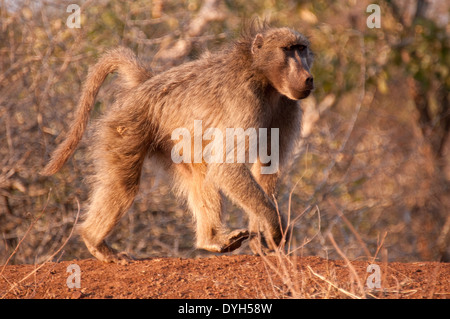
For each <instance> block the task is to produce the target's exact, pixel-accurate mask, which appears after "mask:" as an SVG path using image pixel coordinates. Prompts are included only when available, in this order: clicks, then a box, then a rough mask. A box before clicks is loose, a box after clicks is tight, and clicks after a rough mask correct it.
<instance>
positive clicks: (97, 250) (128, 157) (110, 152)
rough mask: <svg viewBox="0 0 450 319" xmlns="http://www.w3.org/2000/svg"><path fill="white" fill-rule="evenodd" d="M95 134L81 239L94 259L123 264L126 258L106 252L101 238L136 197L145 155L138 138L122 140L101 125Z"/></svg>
mask: <svg viewBox="0 0 450 319" xmlns="http://www.w3.org/2000/svg"><path fill="white" fill-rule="evenodd" d="M98 134H99V136H98V139H97V141H98V142H97V144H94V145H95V147H96V149H95V150H94V152H93V153H94V161H95V169H96V172H95V175H94V176H93V179H94V180H93V185H92V187H93V189H92V194H91V197H90V203H89V207H88V210H87V214H86V218H85V221H84V222H83V224H82V225H81V236H82V237H83V240H84V242H85V244H86V246H87V248H88V249H89V251H90V252H91V254H92V255H94V256H95V257H96V258H97V259H99V260H101V261H104V262H116V263H124V262H126V261H127V260H129V259H130V258H129V257H128V256H127V255H126V254H124V253H117V252H116V251H114V250H113V249H112V248H110V247H109V246H108V245H107V244H106V242H105V238H106V237H107V236H108V235H109V233H110V232H111V231H112V229H113V228H114V226H115V225H116V224H117V223H118V221H119V220H120V218H121V217H122V216H123V215H124V214H125V213H126V211H127V210H128V208H129V207H130V206H131V204H132V202H133V200H134V198H135V196H136V193H137V191H138V188H139V180H140V175H141V169H142V163H143V161H144V158H145V151H144V150H141V148H142V146H139V145H137V144H136V141H137V140H139V139H138V138H136V137H134V138H133V137H131V136H127V135H123V136H122V135H120V134H118V133H117V131H116V130H114V128H113V127H111V125H103V126H102V127H101V131H100V132H99V133H98ZM141 142H142V140H141ZM133 144H136V145H133Z"/></svg>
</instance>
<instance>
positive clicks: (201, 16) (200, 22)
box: [154, 0, 225, 67]
mask: <svg viewBox="0 0 450 319" xmlns="http://www.w3.org/2000/svg"><path fill="white" fill-rule="evenodd" d="M221 3H222V1H221V0H205V2H204V3H203V6H202V7H201V8H200V11H199V13H198V15H197V17H195V18H194V19H193V20H192V21H191V22H190V23H189V25H188V26H187V28H186V30H185V32H184V35H183V36H182V37H181V38H180V39H179V40H178V41H177V42H175V43H174V44H170V45H168V46H163V47H162V48H161V49H160V51H159V52H158V53H157V54H156V56H155V59H154V61H157V62H158V63H162V64H164V65H165V66H166V67H170V66H173V65H175V64H177V62H178V61H180V60H181V59H183V58H184V57H185V56H187V55H188V54H189V52H191V50H192V46H193V45H194V43H195V41H196V38H197V37H199V36H201V35H202V34H203V33H204V32H205V30H206V28H207V26H208V25H209V24H210V23H211V22H213V21H221V20H223V19H225V14H224V13H223V11H222V10H221V9H220V8H219V7H220V4H221Z"/></svg>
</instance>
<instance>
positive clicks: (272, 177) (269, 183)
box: [249, 160, 284, 254]
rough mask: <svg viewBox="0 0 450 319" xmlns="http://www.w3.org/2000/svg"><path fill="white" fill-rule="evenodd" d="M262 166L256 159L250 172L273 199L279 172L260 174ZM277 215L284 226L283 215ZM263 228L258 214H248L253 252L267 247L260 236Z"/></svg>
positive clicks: (258, 251)
mask: <svg viewBox="0 0 450 319" xmlns="http://www.w3.org/2000/svg"><path fill="white" fill-rule="evenodd" d="M266 165H267V164H266ZM263 166H264V164H262V163H261V162H260V161H259V160H258V161H257V162H256V163H255V164H253V166H252V169H251V172H252V174H253V176H254V178H255V180H256V181H257V182H258V184H259V185H260V186H261V188H262V189H263V190H264V192H265V193H266V194H267V196H268V197H269V198H270V199H272V200H275V197H276V186H277V182H278V176H279V172H278V171H277V172H276V173H273V174H262V173H261V168H262V167H263ZM278 213H279V212H278ZM279 217H280V220H281V223H282V225H283V226H284V220H283V216H282V215H281V214H279ZM263 230H264V223H262V221H261V219H260V218H258V216H255V215H253V214H250V216H249V231H250V248H251V249H252V251H253V253H255V254H257V253H260V252H261V249H262V250H265V248H266V247H267V243H266V242H265V240H264V238H263V237H261V236H260V234H261V232H263ZM261 244H262V245H261Z"/></svg>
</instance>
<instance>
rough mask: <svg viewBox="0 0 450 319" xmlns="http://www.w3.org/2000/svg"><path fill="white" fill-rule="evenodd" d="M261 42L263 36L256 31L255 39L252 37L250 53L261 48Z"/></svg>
mask: <svg viewBox="0 0 450 319" xmlns="http://www.w3.org/2000/svg"><path fill="white" fill-rule="evenodd" d="M263 44H264V38H263V36H262V34H261V33H258V34H257V35H256V36H255V39H253V43H252V54H255V53H256V52H258V50H259V49H261V48H262V46H263Z"/></svg>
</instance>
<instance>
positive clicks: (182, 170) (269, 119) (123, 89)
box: [42, 23, 314, 262]
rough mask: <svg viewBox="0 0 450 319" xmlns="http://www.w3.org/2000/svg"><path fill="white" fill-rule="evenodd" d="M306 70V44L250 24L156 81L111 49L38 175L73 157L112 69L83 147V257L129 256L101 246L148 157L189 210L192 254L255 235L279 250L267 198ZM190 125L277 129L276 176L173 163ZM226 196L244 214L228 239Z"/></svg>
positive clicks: (249, 168) (297, 117)
mask: <svg viewBox="0 0 450 319" xmlns="http://www.w3.org/2000/svg"><path fill="white" fill-rule="evenodd" d="M312 62H313V54H312V52H311V50H310V45H309V41H308V39H307V38H306V37H305V36H303V35H302V34H300V33H298V32H296V31H294V30H291V29H289V28H285V27H284V28H273V27H270V26H268V25H267V24H266V23H263V24H257V23H256V24H252V25H251V26H250V27H248V28H246V30H244V31H243V32H242V35H241V36H240V38H239V39H238V40H236V41H234V42H233V43H232V44H230V45H229V46H227V47H226V48H225V49H223V50H222V51H219V52H216V53H205V54H204V55H203V56H201V57H200V58H198V59H197V60H194V61H191V62H187V63H184V64H182V65H179V66H176V67H173V68H171V69H169V70H167V71H164V72H161V73H159V74H153V73H152V71H150V70H149V69H147V68H146V67H145V66H144V65H143V63H141V62H140V61H139V60H138V58H137V57H136V56H135V55H134V53H133V52H132V51H131V50H129V49H126V48H116V49H113V50H111V51H109V52H107V53H106V54H105V55H103V56H102V57H101V58H100V60H99V61H98V63H97V64H96V65H95V66H94V67H93V68H92V69H90V71H89V73H88V76H87V79H86V81H85V84H84V87H83V90H82V94H81V98H80V102H79V105H78V109H77V112H76V114H75V119H74V122H73V124H72V126H71V128H70V130H69V132H68V134H67V137H66V139H65V140H64V142H63V143H62V144H60V145H59V146H58V147H57V149H56V150H55V151H54V153H53V154H52V157H51V159H50V161H49V163H48V164H47V166H46V167H45V168H44V170H43V172H42V174H44V175H51V174H54V173H55V172H57V171H58V170H59V169H60V168H61V167H62V166H63V164H64V163H65V162H66V161H67V159H68V158H69V157H70V156H71V155H72V153H73V152H74V150H75V148H76V146H77V144H78V143H79V141H80V140H81V138H82V136H83V132H84V131H85V128H86V126H87V122H88V118H89V113H90V110H91V108H92V105H93V104H94V101H95V98H96V95H97V92H98V91H99V88H100V86H101V85H102V83H103V81H104V80H105V78H106V76H107V75H108V74H109V73H112V72H114V71H117V72H118V74H119V75H118V76H119V81H118V82H119V88H118V94H117V97H116V99H115V102H114V103H113V105H112V106H111V107H110V108H109V109H108V110H107V111H105V114H103V115H102V116H101V118H100V119H99V120H97V121H96V124H95V125H96V126H95V130H94V136H93V141H91V142H90V143H89V144H90V146H91V151H90V154H91V157H92V161H93V164H94V171H95V173H94V174H93V176H91V184H92V185H91V187H92V190H91V194H90V198H89V203H88V208H87V212H86V214H85V216H84V221H83V223H82V224H81V226H80V227H81V236H82V238H83V240H84V242H85V243H86V246H87V248H88V249H89V251H90V252H91V253H92V254H93V255H94V256H95V257H96V258H98V259H99V260H102V261H105V262H122V261H123V260H125V259H127V258H128V256H127V255H126V254H120V253H117V252H116V251H114V250H113V249H112V248H110V247H109V246H108V245H107V244H106V243H105V238H106V237H107V236H108V234H109V233H110V232H111V230H112V229H113V227H114V226H115V225H116V224H117V222H118V221H119V219H120V218H121V216H123V214H124V213H125V212H126V211H127V210H128V208H129V207H130V205H131V204H132V202H133V200H134V197H135V195H136V193H137V191H138V188H139V181H140V177H141V169H142V165H143V162H144V159H145V158H146V157H147V156H149V157H152V158H154V159H156V160H157V162H158V163H159V164H160V165H161V167H162V168H164V169H165V170H166V171H167V172H168V173H170V176H171V177H172V178H173V181H172V182H173V185H174V190H175V191H176V194H177V195H178V196H180V197H181V198H183V199H184V200H185V202H186V203H187V205H188V206H189V208H190V210H191V211H192V213H193V217H194V220H195V221H196V247H197V248H200V249H205V250H208V251H212V252H228V251H232V250H234V249H236V248H238V247H240V245H241V243H242V241H244V240H246V239H248V238H249V237H250V246H251V247H252V249H253V248H254V247H255V246H254V245H255V241H254V240H255V238H256V237H258V238H262V239H263V242H264V245H265V247H266V248H268V249H271V250H274V249H277V248H278V247H279V246H280V245H281V244H282V239H283V229H284V228H283V227H286V225H285V222H284V219H283V218H282V215H280V214H279V212H278V210H277V207H276V203H275V201H274V194H275V189H276V184H277V179H278V176H279V174H280V171H281V170H282V168H283V163H286V160H287V159H288V158H289V156H290V152H291V149H292V146H293V144H294V142H295V141H296V139H297V138H298V137H299V133H300V128H301V115H302V112H301V108H300V106H299V103H298V100H300V99H303V98H306V97H307V96H308V95H309V94H310V92H311V91H312V90H313V89H314V84H313V77H312V75H311V73H310V68H311V66H312ZM194 120H201V121H202V125H203V128H204V129H206V128H209V127H215V128H219V129H221V130H225V129H226V128H243V129H244V130H246V129H248V128H256V129H258V128H268V129H270V128H278V129H279V141H277V142H278V144H277V145H278V149H279V163H280V166H279V168H278V170H277V171H276V172H275V173H273V174H262V173H261V168H262V167H264V166H267V165H270V163H264V162H262V161H261V160H259V159H258V160H257V161H256V162H255V163H253V164H252V165H249V163H225V162H223V163H206V162H205V161H202V162H201V163H195V162H191V163H184V162H182V163H178V164H177V163H174V161H173V160H172V159H171V151H172V149H173V147H174V145H175V143H176V141H174V140H172V139H171V134H172V132H173V131H174V129H176V128H180V127H182V128H187V129H188V130H190V131H191V132H192V130H193V122H194ZM247 151H248V150H247ZM158 167H159V166H158ZM223 196H227V197H228V198H229V199H231V200H232V201H233V202H234V203H236V204H238V205H239V206H240V207H241V208H242V209H243V210H244V211H245V212H246V213H247V214H248V218H249V227H248V229H238V230H234V231H230V230H228V229H227V228H226V227H225V226H224V225H223V224H222V221H221V215H222V211H223ZM259 234H262V236H259ZM256 235H258V236H256ZM258 242H260V241H258Z"/></svg>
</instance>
